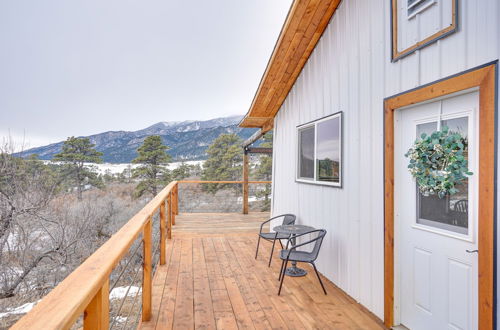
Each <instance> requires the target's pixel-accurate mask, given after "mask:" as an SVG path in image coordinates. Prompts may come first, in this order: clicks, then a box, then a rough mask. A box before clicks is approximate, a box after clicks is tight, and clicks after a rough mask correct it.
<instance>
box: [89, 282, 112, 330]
mask: <svg viewBox="0 0 500 330" xmlns="http://www.w3.org/2000/svg"><path fill="white" fill-rule="evenodd" d="M83 315H84V316H83V329H84V330H94V329H96V330H102V329H108V328H109V280H106V282H104V284H103V286H102V287H101V289H100V290H99V291H97V293H96V295H95V296H94V298H92V300H91V301H90V304H89V305H88V306H87V308H85V312H84V314H83Z"/></svg>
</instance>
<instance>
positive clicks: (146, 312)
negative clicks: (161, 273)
mask: <svg viewBox="0 0 500 330" xmlns="http://www.w3.org/2000/svg"><path fill="white" fill-rule="evenodd" d="M152 231H153V218H152V217H151V216H150V217H149V219H148V221H147V222H146V224H145V225H144V230H143V233H142V248H143V253H144V254H143V256H144V262H143V266H142V320H143V321H149V320H150V319H151V303H152V299H151V298H152V295H151V293H152V292H151V291H152V286H153V278H152V270H153V264H152V255H153V253H152V247H153V235H152Z"/></svg>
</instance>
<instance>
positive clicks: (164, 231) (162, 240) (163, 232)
mask: <svg viewBox="0 0 500 330" xmlns="http://www.w3.org/2000/svg"><path fill="white" fill-rule="evenodd" d="M166 237H167V217H166V214H165V201H163V202H161V204H160V265H164V264H165V262H166V261H167V258H166V253H165V249H166V246H165V245H166V241H165V240H166Z"/></svg>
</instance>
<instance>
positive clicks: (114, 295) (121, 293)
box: [109, 286, 141, 299]
mask: <svg viewBox="0 0 500 330" xmlns="http://www.w3.org/2000/svg"><path fill="white" fill-rule="evenodd" d="M127 289H128V286H119V287H116V288H114V289H113V290H111V292H110V293H109V299H121V298H123V297H125V295H127V296H128V297H130V296H135V295H136V293H137V292H138V291H139V290H141V288H140V287H138V286H131V287H130V290H129V291H128V293H127Z"/></svg>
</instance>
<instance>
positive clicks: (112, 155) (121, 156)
mask: <svg viewBox="0 0 500 330" xmlns="http://www.w3.org/2000/svg"><path fill="white" fill-rule="evenodd" d="M241 119H242V116H231V117H223V118H215V119H210V120H205V121H202V120H188V121H181V122H159V123H157V124H154V125H152V126H149V127H147V128H144V129H142V130H138V131H133V132H128V131H109V132H104V133H100V134H95V135H90V136H87V137H88V138H89V139H90V141H91V142H92V143H94V144H95V145H96V149H97V150H98V151H100V152H102V153H104V156H103V160H104V161H105V162H108V163H129V162H130V161H131V160H132V159H134V158H135V157H136V156H137V152H136V150H137V148H139V146H140V145H141V144H142V142H143V141H144V139H145V138H146V136H148V135H160V136H161V137H162V139H163V143H165V144H166V145H167V146H169V147H170V150H169V151H168V153H169V154H170V155H172V158H173V159H174V160H177V161H179V160H196V159H205V158H206V153H205V151H206V149H207V147H208V146H209V145H210V144H211V143H212V142H213V140H214V139H216V138H217V137H218V136H219V135H221V134H226V133H235V134H238V135H239V136H240V137H241V138H242V139H246V138H248V137H250V136H251V135H252V134H253V133H254V132H255V129H253V128H240V127H238V123H239V122H240V120H241ZM62 145H63V142H62V141H61V142H58V143H54V144H50V145H47V146H43V147H37V148H32V149H29V150H26V151H24V152H22V153H20V154H19V156H22V157H26V156H29V155H32V154H37V155H38V157H39V158H40V159H44V160H50V159H52V157H54V155H55V154H57V153H59V152H60V151H61V147H62Z"/></svg>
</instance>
